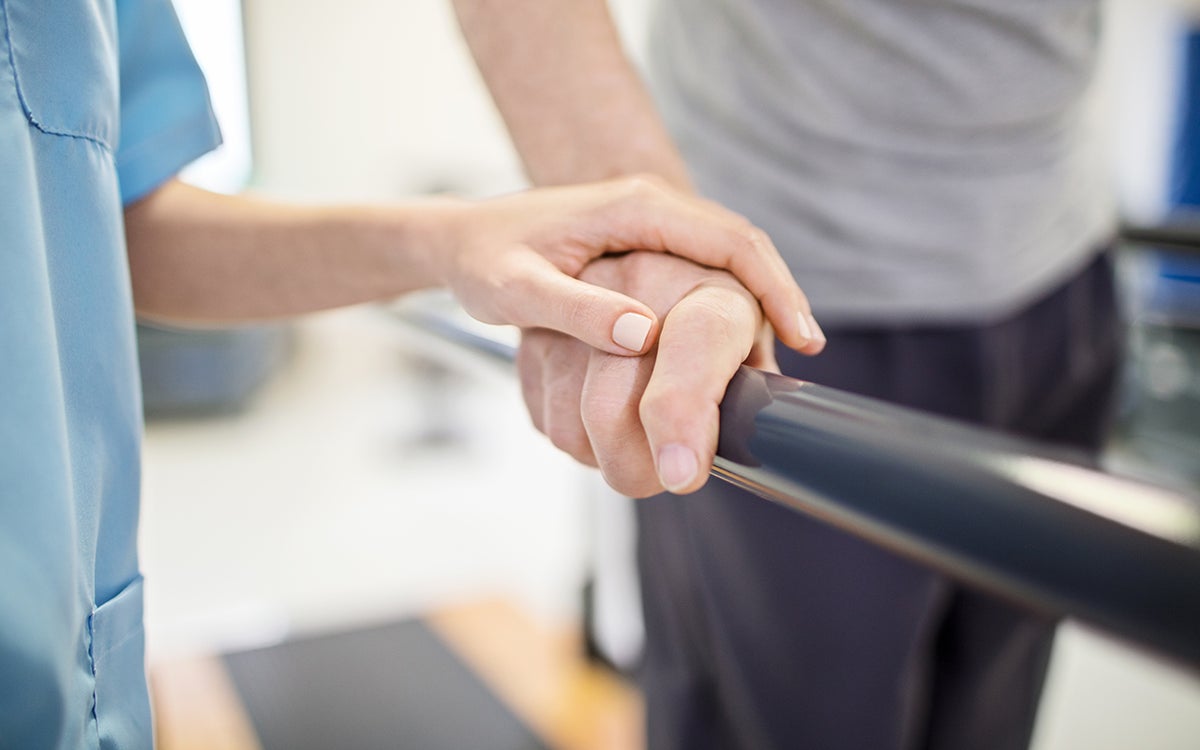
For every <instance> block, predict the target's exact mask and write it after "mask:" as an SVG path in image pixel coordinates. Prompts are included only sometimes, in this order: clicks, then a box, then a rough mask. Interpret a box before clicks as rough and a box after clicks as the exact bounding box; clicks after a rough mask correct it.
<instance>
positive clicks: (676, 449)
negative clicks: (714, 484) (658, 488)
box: [658, 443, 700, 492]
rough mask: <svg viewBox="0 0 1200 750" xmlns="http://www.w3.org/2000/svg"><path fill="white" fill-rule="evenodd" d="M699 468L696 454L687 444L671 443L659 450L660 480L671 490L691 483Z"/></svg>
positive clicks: (673, 490)
mask: <svg viewBox="0 0 1200 750" xmlns="http://www.w3.org/2000/svg"><path fill="white" fill-rule="evenodd" d="M699 469H700V464H699V462H697V461H696V454H695V453H694V452H692V449H691V448H688V447H687V446H686V445H680V444H679V443H671V444H670V445H664V446H663V447H662V450H660V451H659V452H658V481H660V482H662V486H663V487H666V488H667V489H668V490H669V491H671V492H677V491H679V490H682V489H683V488H685V487H687V486H688V485H690V484H691V483H692V482H693V481H694V480H695V479H696V472H697V471H698V470H699Z"/></svg>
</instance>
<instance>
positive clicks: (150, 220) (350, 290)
mask: <svg viewBox="0 0 1200 750" xmlns="http://www.w3.org/2000/svg"><path fill="white" fill-rule="evenodd" d="M125 229H126V239H127V244H128V252H129V266H130V275H131V279H132V285H133V294H134V302H135V305H136V307H137V310H138V313H139V315H141V316H143V317H144V318H148V319H152V320H161V321H168V322H173V323H189V322H190V323H229V322H235V321H241V320H253V319H263V318H272V317H280V316H288V315H295V314H299V313H304V312H309V311H313V310H320V309H325V308H331V307H337V306H341V305H348V304H353V303H357V302H364V301H368V300H375V299H384V298H389V297H394V296H396V295H399V294H402V293H404V292H407V291H411V290H414V289H421V288H424V287H430V286H435V285H445V286H448V287H450V289H452V290H453V291H454V292H455V294H456V295H457V296H458V297H459V298H460V300H461V301H462V302H463V304H464V306H465V307H466V309H467V311H468V312H470V313H471V314H472V315H474V316H475V317H476V318H478V319H480V320H482V321H485V322H488V323H511V324H515V325H520V326H525V327H529V328H537V329H541V328H545V329H551V330H556V331H561V332H564V333H566V334H569V335H570V336H572V337H576V338H579V339H580V340H582V341H586V342H587V343H588V344H589V345H591V346H593V347H597V348H599V349H601V350H603V351H606V352H609V353H612V354H614V355H617V356H630V355H637V354H640V353H642V352H644V351H646V350H648V349H649V348H651V347H652V346H653V344H654V341H655V339H656V336H657V334H658V333H659V330H660V328H661V326H660V325H659V322H658V317H657V315H656V314H655V312H654V311H653V310H652V309H651V308H650V307H648V306H647V305H646V304H644V303H642V302H639V301H638V300H637V299H635V298H633V297H630V296H627V295H625V294H622V293H619V292H616V291H613V290H610V289H606V288H603V287H600V286H596V285H592V284H588V283H586V282H585V281H581V280H579V279H577V278H576V277H577V276H579V275H580V274H581V273H582V272H584V271H585V270H586V269H587V268H588V266H589V264H590V263H591V262H592V261H594V260H595V259H597V258H601V257H602V256H605V255H607V254H610V253H620V252H626V251H629V250H635V249H644V250H651V251H657V252H659V253H668V252H676V253H686V254H687V255H688V256H689V257H691V258H694V259H696V260H698V261H700V262H702V263H705V264H708V265H711V266H715V267H729V268H730V269H732V270H733V271H734V272H735V273H737V274H739V276H740V278H741V279H742V280H743V282H744V283H746V284H747V285H748V286H749V287H750V288H752V289H754V290H755V293H756V294H757V295H758V298H759V299H760V300H761V301H762V304H764V305H765V306H766V307H767V309H770V310H773V311H775V314H776V316H777V317H778V318H779V319H780V320H781V322H783V323H784V324H786V323H788V322H791V321H794V320H795V316H796V311H797V310H799V309H801V307H802V305H803V304H804V301H803V296H802V294H801V293H800V290H799V288H798V287H796V286H795V284H794V282H792V281H791V280H790V279H782V278H781V277H780V276H779V274H778V269H779V268H780V267H781V265H782V261H781V260H780V258H779V255H778V253H777V252H776V251H775V249H774V247H773V246H771V245H770V243H769V241H766V240H765V237H764V235H763V234H762V232H760V231H759V230H757V229H755V228H754V227H752V226H751V225H750V224H748V223H747V222H746V221H745V220H744V219H742V218H741V217H739V216H737V215H736V214H733V213H731V212H729V211H726V210H725V209H723V208H721V207H719V206H717V205H715V204H712V203H709V202H706V201H702V200H699V199H697V198H694V197H691V196H688V195H686V194H684V193H681V192H680V191H677V190H674V189H671V188H669V187H667V186H666V184H665V183H663V182H662V181H661V180H658V179H656V178H638V177H634V178H621V179H616V180H610V181H607V182H603V183H597V184H591V185H581V186H571V187H560V188H553V189H543V190H535V191H528V192H525V193H519V194H515V195H511V196H506V197H503V198H497V199H492V200H488V201H482V202H467V201H460V200H453V199H435V200H430V201H422V202H416V203H409V204H383V205H375V206H363V205H358V206H336V207H330V206H315V207H314V206H295V205H286V204H279V203H273V202H269V201H264V200H257V199H253V198H247V197H241V196H238V197H234V196H225V195H219V194H215V193H209V192H207V191H204V190H200V189H198V188H194V187H191V186H188V185H185V184H183V183H180V182H170V183H168V184H166V185H164V186H163V187H161V188H159V189H158V190H156V191H155V192H153V193H152V194H150V195H149V196H147V197H146V198H145V199H143V200H141V201H139V202H137V203H136V204H134V205H132V206H130V207H129V208H128V209H127V210H126V212H125ZM631 314H632V315H633V316H634V318H635V323H637V322H638V321H636V318H637V317H638V316H641V318H642V319H643V320H642V321H641V323H642V324H637V325H634V326H632V327H630V326H629V325H627V324H628V322H629V316H630V315H631ZM619 321H624V323H625V324H626V325H618V322H619ZM631 328H632V330H634V331H636V332H637V333H638V334H641V332H643V331H645V336H644V340H641V341H639V339H641V338H642V336H640V335H637V336H634V337H632V339H631V338H630V336H628V335H626V336H620V335H616V339H617V340H614V335H615V334H619V333H620V332H621V331H625V332H626V333H628V331H629V330H631ZM631 340H632V341H633V342H634V344H633V345H632V348H627V347H625V346H622V345H621V343H626V344H629V342H630V341H631Z"/></svg>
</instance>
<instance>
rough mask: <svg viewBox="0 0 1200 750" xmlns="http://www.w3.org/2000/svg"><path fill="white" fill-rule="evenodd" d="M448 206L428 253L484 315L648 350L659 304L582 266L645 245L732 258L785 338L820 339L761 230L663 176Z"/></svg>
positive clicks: (613, 346)
mask: <svg viewBox="0 0 1200 750" xmlns="http://www.w3.org/2000/svg"><path fill="white" fill-rule="evenodd" d="M448 211H449V212H450V213H449V214H445V213H441V214H438V216H439V217H440V218H441V219H443V220H442V221H441V222H440V223H439V224H438V226H439V227H441V229H442V233H441V236H440V238H439V239H440V240H441V241H440V242H434V243H432V248H433V250H432V252H433V253H434V257H433V258H431V262H432V263H433V265H434V267H435V268H437V269H439V270H438V272H437V275H438V276H439V277H440V278H441V279H442V280H444V282H445V283H446V284H447V285H448V286H450V287H451V289H452V290H453V291H454V292H455V294H456V295H457V296H458V298H459V300H460V301H461V302H462V303H463V306H464V307H465V308H466V310H467V312H468V313H470V314H471V315H472V316H474V317H475V318H477V319H479V320H482V321H484V322H486V323H510V324H513V325H517V326H520V327H522V328H550V329H554V330H556V331H561V332H564V333H567V334H570V335H572V336H574V337H576V338H578V339H580V340H581V341H584V342H586V343H587V344H589V345H591V346H593V347H595V348H597V349H600V350H602V351H605V352H609V353H611V354H619V355H625V356H629V355H636V354H641V353H643V352H646V351H649V349H650V348H651V347H652V345H653V344H654V341H655V338H656V336H657V334H658V328H659V326H658V318H657V315H655V311H654V310H652V309H651V308H650V307H648V306H647V305H646V304H643V303H642V302H639V301H638V299H635V297H638V295H636V294H634V295H632V297H631V296H626V294H623V293H620V292H618V291H614V290H612V289H604V288H601V287H597V286H593V285H590V284H587V283H585V282H584V281H582V280H579V279H577V278H575V277H577V276H579V274H580V273H581V272H583V271H584V269H585V268H587V267H588V264H589V263H590V262H591V261H593V260H595V259H596V258H599V257H601V256H603V255H606V254H612V253H621V252H625V251H630V250H650V251H657V252H662V253H672V254H674V255H678V256H681V257H686V258H689V259H691V260H694V261H696V262H697V263H700V264H703V265H704V266H709V267H712V268H722V269H728V270H729V271H731V272H732V273H733V274H734V275H736V276H737V278H738V279H739V280H740V281H741V283H742V284H744V285H745V288H746V289H749V290H750V292H752V293H753V297H754V298H756V299H757V301H758V303H760V304H761V306H762V309H763V310H764V311H765V312H766V315H767V318H768V319H769V320H770V322H771V323H772V324H774V326H775V330H776V331H777V333H778V335H779V337H780V338H781V339H782V340H783V341H784V342H785V343H786V344H787V345H789V346H791V347H793V348H795V349H797V350H798V351H804V352H808V353H815V352H816V351H819V350H820V348H821V346H822V345H823V343H824V339H823V336H822V335H821V333H820V328H819V327H818V326H817V324H816V321H815V320H813V318H812V314H811V311H810V310H809V306H808V301H807V300H806V299H805V297H804V294H803V293H802V292H801V291H800V288H799V287H798V286H796V284H795V282H794V281H793V280H792V277H791V274H790V273H789V272H788V270H787V267H786V266H785V265H784V263H783V260H782V259H781V258H780V257H779V253H778V251H776V249H775V247H774V245H772V244H771V241H770V240H769V239H768V238H767V236H766V234H764V233H763V232H762V230H760V229H757V228H756V227H754V226H753V225H752V224H750V223H749V222H748V221H746V219H744V218H742V217H741V216H738V215H737V214H734V213H732V212H730V211H728V210H726V209H725V208H722V207H721V206H719V205H717V204H715V203H712V202H710V201H706V200H703V199H700V198H696V197H692V196H690V195H686V194H684V193H682V192H679V191H676V190H674V189H672V188H669V187H667V186H666V183H664V182H662V181H661V180H658V179H657V178H653V177H634V178H622V179H618V180H612V181H609V182H603V183H595V184H591V185H579V186H572V187H561V188H548V189H542V190H533V191H529V192H526V193H519V194H516V195H512V196H507V197H504V198H499V199H493V200H490V201H484V202H481V203H474V204H452V205H451V206H450V207H449V208H448ZM639 299H640V298H639ZM668 308H669V306H667V307H664V308H662V311H664V312H665V310H666V309H668Z"/></svg>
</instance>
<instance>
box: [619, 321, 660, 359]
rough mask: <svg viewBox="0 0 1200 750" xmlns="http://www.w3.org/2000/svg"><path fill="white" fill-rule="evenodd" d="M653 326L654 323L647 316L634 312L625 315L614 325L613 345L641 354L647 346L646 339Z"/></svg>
mask: <svg viewBox="0 0 1200 750" xmlns="http://www.w3.org/2000/svg"><path fill="white" fill-rule="evenodd" d="M652 325H654V321H652V320H650V319H649V318H647V317H646V316H645V315H641V314H639V313H633V312H628V313H625V314H624V315H622V316H621V317H619V318H617V322H616V323H614V324H613V329H612V340H613V343H614V344H616V345H617V346H623V347H625V348H626V349H628V350H629V351H631V352H640V351H641V350H642V347H643V346H645V345H646V337H647V336H649V335H650V326H652Z"/></svg>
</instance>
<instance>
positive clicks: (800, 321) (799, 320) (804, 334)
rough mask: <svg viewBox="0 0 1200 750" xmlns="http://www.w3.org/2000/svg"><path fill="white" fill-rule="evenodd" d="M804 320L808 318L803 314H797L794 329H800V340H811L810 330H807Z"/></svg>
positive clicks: (806, 321) (806, 323) (806, 322)
mask: <svg viewBox="0 0 1200 750" xmlns="http://www.w3.org/2000/svg"><path fill="white" fill-rule="evenodd" d="M806 318H808V316H807V315H805V314H804V313H799V314H797V315H796V327H797V328H799V329H800V338H802V339H811V338H812V337H813V335H812V330H810V329H809V327H808V320H806Z"/></svg>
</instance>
